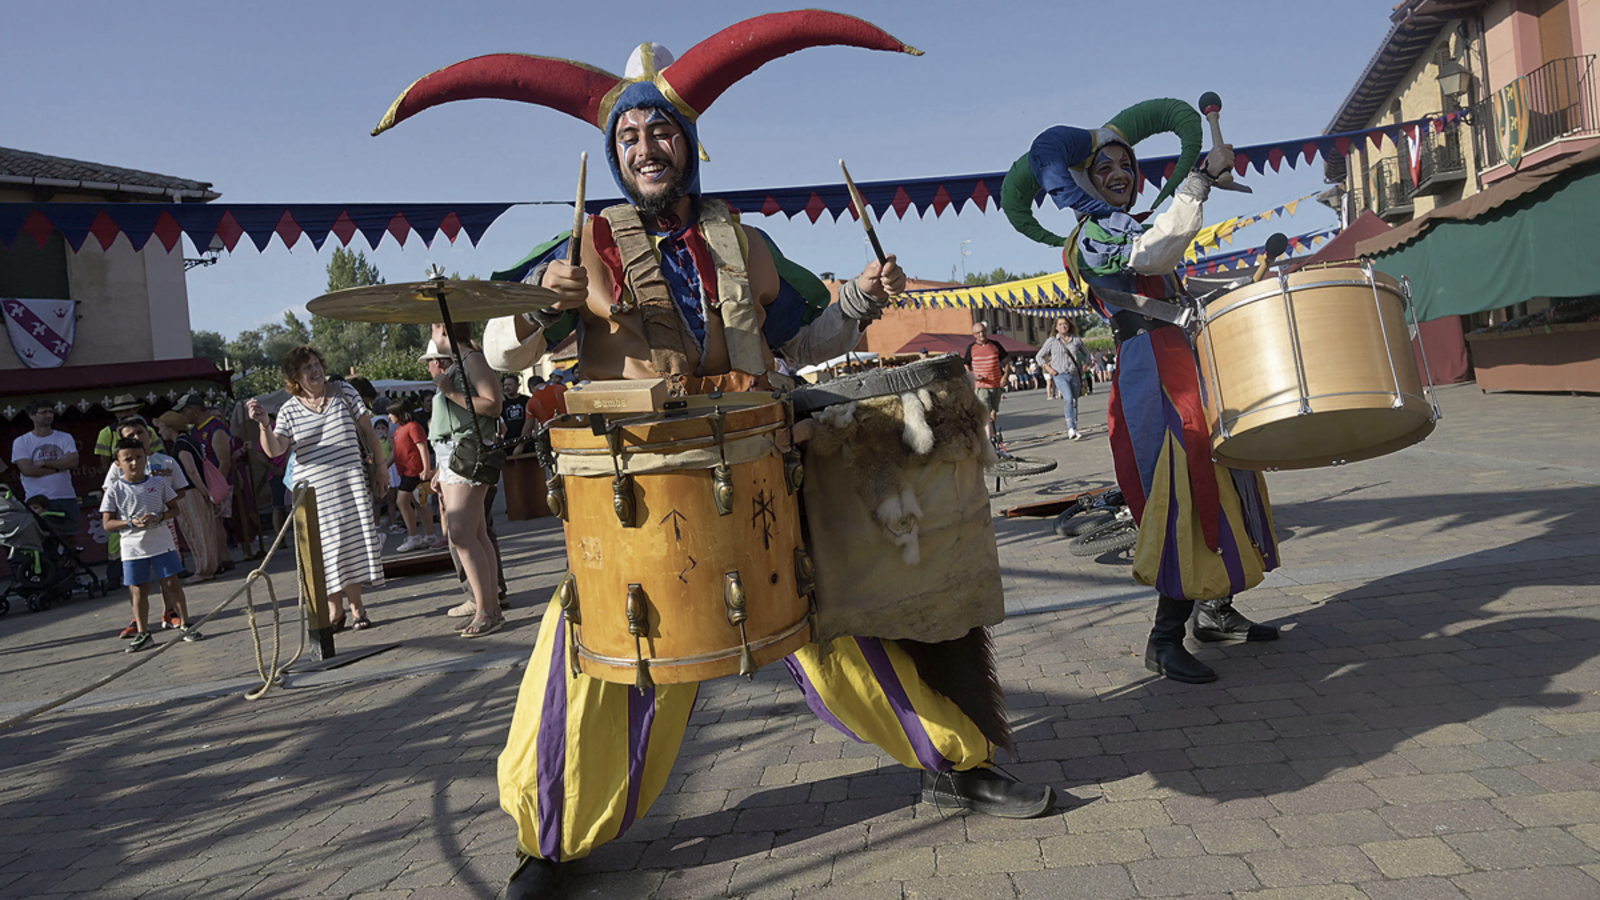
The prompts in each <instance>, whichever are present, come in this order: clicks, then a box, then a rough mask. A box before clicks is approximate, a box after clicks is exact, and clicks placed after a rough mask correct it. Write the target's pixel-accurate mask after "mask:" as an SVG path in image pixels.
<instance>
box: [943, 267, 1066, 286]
mask: <svg viewBox="0 0 1600 900" xmlns="http://www.w3.org/2000/svg"><path fill="white" fill-rule="evenodd" d="M1049 274H1050V272H1049V270H1043V271H1039V272H1033V273H1031V274H1027V275H1024V274H1021V273H1019V272H1007V271H1006V270H1005V269H995V270H994V271H993V272H969V273H967V280H966V281H965V282H963V284H972V285H977V284H1001V283H1003V282H1007V281H1021V280H1023V279H1024V278H1038V277H1040V276H1042V275H1049Z"/></svg>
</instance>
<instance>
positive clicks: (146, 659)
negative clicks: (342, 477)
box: [0, 497, 305, 731]
mask: <svg viewBox="0 0 1600 900" xmlns="http://www.w3.org/2000/svg"><path fill="white" fill-rule="evenodd" d="M300 503H301V500H300V498H298V497H297V498H295V503H294V505H293V507H291V508H290V510H289V515H288V516H287V517H286V518H285V519H284V522H283V528H282V529H280V530H279V531H278V536H277V538H276V539H274V540H273V542H272V546H271V547H270V548H268V549H267V552H266V555H264V556H263V557H262V558H261V564H260V565H258V566H256V568H255V569H253V570H252V571H251V572H250V574H249V575H247V576H246V577H245V580H244V584H241V585H239V589H238V590H236V591H234V592H233V593H232V594H229V595H228V598H227V599H226V600H223V601H222V602H221V603H219V604H217V606H216V608H215V609H213V610H211V612H209V613H207V614H206V615H205V617H204V618H202V619H201V620H200V621H198V622H195V623H193V627H195V628H197V629H198V628H199V627H200V626H201V625H204V624H206V623H207V622H209V621H211V619H212V617H213V616H215V615H216V614H217V613H219V612H222V611H223V610H224V609H226V608H227V607H228V605H229V604H231V603H233V601H235V600H237V599H239V595H241V594H246V595H248V594H249V592H250V587H251V584H252V583H253V582H254V581H255V580H256V579H257V578H261V579H263V580H265V581H266V582H267V592H268V594H272V597H273V607H272V614H273V620H274V622H276V621H277V617H278V606H277V596H276V595H275V594H273V593H272V580H271V579H270V578H268V577H267V574H266V567H267V563H269V562H271V561H272V555H273V554H274V553H276V552H277V550H278V548H279V547H281V546H282V545H283V540H284V537H285V536H286V535H287V534H288V533H289V532H290V531H291V530H292V529H293V528H294V512H295V509H297V508H299V506H300ZM296 568H297V569H298V568H299V567H298V566H296ZM302 596H303V595H302ZM301 608H302V609H304V604H303V603H302V604H301ZM250 626H251V627H250V632H251V636H252V637H255V638H256V660H257V663H258V666H259V664H260V661H261V640H260V638H259V637H258V636H257V635H256V633H255V612H254V609H253V607H252V609H251V611H250ZM300 632H301V633H300V642H301V647H302V648H303V647H304V646H305V629H303V628H302V629H301V630H300ZM180 643H182V641H168V642H166V643H164V644H161V645H159V646H157V647H156V648H155V649H154V650H152V651H151V652H149V653H141V654H140V655H139V658H138V659H136V660H134V661H133V662H131V663H129V664H128V665H126V666H123V667H122V668H121V669H118V670H117V671H115V672H112V673H111V674H110V675H107V676H105V677H104V678H101V679H99V680H98V681H95V682H94V683H93V684H90V685H88V686H87V687H83V688H79V689H78V690H76V691H73V692H72V693H70V694H67V695H65V696H63V697H57V698H56V699H54V700H52V701H50V702H49V703H46V704H44V705H42V706H39V707H36V708H34V709H30V710H28V711H27V712H24V713H19V714H18V715H15V716H12V717H11V718H9V719H5V720H3V721H0V731H6V730H8V729H10V728H15V727H16V726H18V725H21V724H22V723H23V722H26V721H28V720H29V719H33V718H35V717H37V716H42V715H44V714H45V713H47V712H50V711H51V710H53V709H59V708H61V707H63V706H66V705H67V704H68V703H71V702H72V701H74V700H76V699H78V698H79V697H82V696H85V695H87V694H92V693H94V692H95V691H98V690H100V689H101V688H103V687H105V686H106V685H108V684H111V683H112V682H114V681H116V680H117V679H119V678H122V677H123V676H125V675H127V674H129V673H130V672H133V671H134V670H135V669H138V668H139V667H141V666H144V665H146V664H148V663H150V662H153V661H154V660H155V659H156V657H158V656H160V655H161V654H163V653H165V652H167V649H168V648H170V647H173V646H175V645H177V644H180ZM275 643H276V642H275ZM299 656H300V654H299V653H296V654H295V658H296V659H298V658H299ZM293 662H294V660H290V663H293ZM273 666H274V668H273V674H272V676H271V677H270V678H269V676H268V675H267V673H266V670H265V668H264V667H262V678H263V680H265V681H266V682H267V685H266V686H264V687H262V688H261V689H259V690H257V691H254V692H252V693H254V694H255V695H256V696H257V697H259V696H261V695H262V694H265V693H266V690H267V687H269V686H270V685H271V683H272V680H273V679H276V680H278V681H282V678H283V675H282V670H281V669H278V668H277V651H276V647H274V652H273ZM286 667H287V666H286ZM246 696H247V697H248V696H249V695H248V694H247V695H246ZM250 699H255V698H254V697H251V698H250Z"/></svg>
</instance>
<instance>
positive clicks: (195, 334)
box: [189, 330, 228, 369]
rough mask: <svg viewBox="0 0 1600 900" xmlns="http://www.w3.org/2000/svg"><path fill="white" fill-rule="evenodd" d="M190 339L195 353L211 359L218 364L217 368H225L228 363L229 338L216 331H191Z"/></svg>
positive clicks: (201, 357)
mask: <svg viewBox="0 0 1600 900" xmlns="http://www.w3.org/2000/svg"><path fill="white" fill-rule="evenodd" d="M189 339H190V341H191V342H192V343H193V344H194V355H195V356H196V357H198V358H200V359H209V360H211V361H212V362H214V363H216V364H217V368H219V369H221V368H225V367H226V366H227V364H228V339H227V338H225V337H223V336H222V335H221V334H219V333H218V332H215V331H204V330H201V331H191V332H189Z"/></svg>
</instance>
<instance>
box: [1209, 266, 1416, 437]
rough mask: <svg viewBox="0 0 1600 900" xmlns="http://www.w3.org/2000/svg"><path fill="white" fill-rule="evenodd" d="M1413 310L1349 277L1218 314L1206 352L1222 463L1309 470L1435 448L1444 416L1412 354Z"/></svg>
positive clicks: (1258, 290)
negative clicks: (1427, 443) (1425, 444)
mask: <svg viewBox="0 0 1600 900" xmlns="http://www.w3.org/2000/svg"><path fill="white" fill-rule="evenodd" d="M1408 308H1409V301H1408V299H1407V297H1406V294H1405V293H1404V292H1403V289H1402V286H1401V285H1400V283H1399V282H1397V281H1395V280H1394V279H1393V278H1390V277H1389V276H1387V275H1384V274H1382V273H1381V272H1373V271H1370V270H1369V269H1358V268H1350V267H1344V268H1312V269H1304V270H1301V271H1299V272H1296V273H1294V274H1292V275H1288V276H1286V277H1284V278H1279V279H1271V280H1266V281H1261V282H1257V283H1255V284H1251V285H1247V286H1245V287H1242V288H1239V289H1237V290H1235V291H1232V292H1230V293H1228V294H1224V295H1223V296H1222V297H1219V298H1217V299H1216V300H1213V301H1211V302H1210V303H1209V304H1207V305H1206V311H1205V325H1204V327H1203V328H1202V330H1201V332H1200V337H1199V339H1198V341H1197V342H1196V350H1197V352H1198V355H1199V365H1200V377H1201V379H1202V381H1203V382H1204V385H1205V391H1204V400H1205V409H1206V418H1207V421H1208V422H1209V424H1210V426H1211V436H1212V437H1211V446H1212V452H1213V455H1214V456H1215V457H1216V459H1217V461H1218V462H1220V463H1222V464H1224V465H1227V466H1232V467H1234V468H1241V469H1306V468H1314V467H1317V466H1329V465H1340V464H1342V463H1347V462H1356V461H1357V460H1363V459H1371V458H1373V457H1376V456H1382V455H1383V454H1386V453H1392V452H1394V451H1396V450H1400V449H1403V448H1405V447H1409V446H1411V445H1412V444H1415V443H1417V442H1419V441H1421V440H1422V439H1423V438H1426V437H1427V436H1428V434H1429V433H1431V432H1432V431H1433V428H1434V423H1435V421H1436V420H1437V419H1438V417H1439V412H1438V406H1437V403H1436V402H1435V401H1434V399H1433V398H1432V396H1431V394H1425V392H1424V389H1423V384H1422V378H1421V377H1420V376H1419V374H1418V372H1417V365H1416V362H1415V359H1414V358H1413V356H1412V353H1411V340H1410V337H1409V332H1408V331H1407V316H1406V312H1407V310H1408ZM1430 391H1431V386H1430Z"/></svg>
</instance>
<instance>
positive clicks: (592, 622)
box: [550, 393, 812, 687]
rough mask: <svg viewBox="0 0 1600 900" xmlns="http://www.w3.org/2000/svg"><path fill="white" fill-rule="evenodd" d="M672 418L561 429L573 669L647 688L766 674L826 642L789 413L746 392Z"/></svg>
mask: <svg viewBox="0 0 1600 900" xmlns="http://www.w3.org/2000/svg"><path fill="white" fill-rule="evenodd" d="M668 406H669V407H677V408H676V409H672V408H669V409H668V410H667V411H664V412H657V413H647V414H634V415H625V416H618V417H615V418H612V419H609V420H606V421H605V423H604V427H603V430H602V433H599V434H597V433H596V432H595V429H594V428H593V427H591V425H590V422H589V421H588V420H587V419H584V418H579V417H576V416H567V417H564V418H562V419H559V420H557V421H556V422H555V423H554V425H553V427H552V428H551V431H550V443H551V446H552V448H553V449H554V451H555V453H556V461H557V468H558V470H559V472H560V473H561V474H560V476H559V482H558V483H557V484H555V485H554V486H553V488H552V494H553V496H554V497H555V499H556V502H555V503H554V504H553V506H554V507H557V508H560V509H561V511H562V514H563V515H562V517H563V518H564V519H565V520H566V543H567V561H568V566H569V567H570V569H569V572H568V574H567V576H566V578H565V579H563V581H562V584H561V586H560V587H559V588H558V589H557V592H556V597H557V601H558V602H560V603H561V605H562V607H563V608H564V609H565V610H566V611H567V616H568V620H569V622H570V623H571V625H572V628H571V629H570V633H571V634H572V636H573V642H574V644H575V646H574V648H573V650H575V652H574V653H573V654H571V657H572V658H573V659H575V660H576V661H577V666H578V669H579V670H580V671H582V672H584V673H585V674H587V675H590V676H592V677H595V678H599V679H602V680H605V681H615V682H621V683H624V684H637V685H640V686H641V687H643V686H645V685H647V684H649V683H660V684H671V683H679V682H691V681H704V680H707V679H710V678H717V677H720V676H723V675H734V674H751V673H753V672H754V670H755V668H756V667H758V666H761V665H765V664H766V663H769V662H773V661H775V660H778V659H781V658H783V657H785V656H788V655H789V654H790V653H793V652H794V651H795V650H797V649H799V648H800V647H801V646H803V645H805V643H806V642H807V641H809V640H810V639H811V631H812V628H811V604H810V599H809V596H808V592H809V582H810V579H811V572H810V563H809V560H808V559H807V557H806V554H805V552H804V550H803V549H802V547H801V541H800V511H799V497H798V495H797V493H796V492H795V490H794V489H793V488H792V487H791V484H792V483H793V482H792V479H794V480H797V475H798V472H797V469H798V457H797V455H796V454H794V453H793V452H792V450H791V442H790V414H789V411H788V407H787V405H786V404H785V403H784V402H781V401H779V400H777V399H776V398H775V396H774V395H773V394H770V393H743V394H723V395H706V396H695V397H687V398H682V399H679V400H673V401H670V402H669V403H668ZM786 450H791V452H790V458H789V459H788V461H787V464H786V458H785V451H786Z"/></svg>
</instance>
